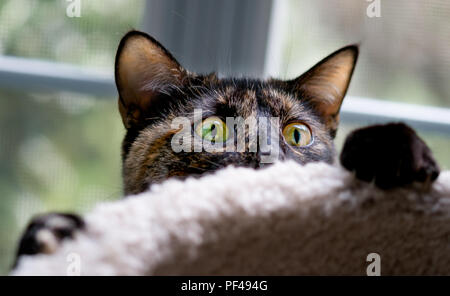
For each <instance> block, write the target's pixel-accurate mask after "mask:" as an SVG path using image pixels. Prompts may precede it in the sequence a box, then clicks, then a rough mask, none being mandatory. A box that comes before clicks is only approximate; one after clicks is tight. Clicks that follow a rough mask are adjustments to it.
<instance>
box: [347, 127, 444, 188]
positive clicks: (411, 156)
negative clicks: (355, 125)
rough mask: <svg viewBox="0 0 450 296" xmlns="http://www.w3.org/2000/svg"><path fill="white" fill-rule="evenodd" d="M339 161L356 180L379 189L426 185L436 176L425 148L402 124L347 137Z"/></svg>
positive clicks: (366, 130) (434, 163)
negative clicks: (413, 184) (372, 184)
mask: <svg viewBox="0 0 450 296" xmlns="http://www.w3.org/2000/svg"><path fill="white" fill-rule="evenodd" d="M340 160H341V164H342V166H343V167H345V168H346V169H348V170H349V171H353V172H355V174H356V177H357V178H358V179H360V180H364V181H368V182H370V181H374V182H375V185H376V186H378V187H380V188H382V189H391V188H395V187H400V186H404V185H407V184H411V183H413V182H422V183H424V184H426V185H429V184H431V182H432V181H434V180H436V179H437V177H438V176H439V166H438V164H437V163H436V161H435V160H434V157H433V155H432V153H431V151H430V149H429V148H428V146H427V145H426V144H425V142H424V141H422V139H421V138H419V136H418V135H417V134H416V133H415V132H414V130H413V129H411V128H410V127H409V126H407V125H405V124H403V123H389V124H386V125H374V126H369V127H366V128H361V129H357V130H355V131H353V132H352V133H350V134H349V135H348V136H347V139H346V141H345V144H344V147H343V149H342V153H341V157H340Z"/></svg>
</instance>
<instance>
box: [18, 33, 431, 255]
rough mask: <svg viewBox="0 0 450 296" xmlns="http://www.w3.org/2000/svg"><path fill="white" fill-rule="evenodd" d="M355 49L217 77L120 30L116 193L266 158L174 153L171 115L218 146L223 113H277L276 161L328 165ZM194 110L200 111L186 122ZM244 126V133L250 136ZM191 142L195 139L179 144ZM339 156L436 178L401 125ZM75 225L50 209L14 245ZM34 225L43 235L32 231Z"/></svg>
mask: <svg viewBox="0 0 450 296" xmlns="http://www.w3.org/2000/svg"><path fill="white" fill-rule="evenodd" d="M358 51H359V50H358V47H357V46H355V45H350V46H346V47H344V48H341V49H339V50H337V51H335V52H334V53H332V54H330V55H329V56H327V57H326V58H325V59H323V60H322V61H320V62H319V63H317V64H316V65H315V66H313V67H312V68H311V69H310V70H308V71H306V72H305V73H304V74H302V75H301V76H299V77H297V78H295V79H292V80H278V79H268V80H257V79H247V78H219V77H218V76H217V75H216V74H214V73H212V74H208V75H198V74H195V73H191V72H189V71H188V70H185V69H184V68H183V67H182V66H181V65H180V64H179V63H178V62H177V60H176V59H175V58H174V57H173V56H172V54H171V53H169V51H168V50H167V49H165V48H164V47H163V46H162V45H161V44H160V43H159V42H158V41H156V40H155V39H154V38H152V37H151V36H149V35H147V34H146V33H143V32H139V31H131V32H129V33H127V34H126V35H125V36H124V37H123V38H122V40H121V42H120V44H119V47H118V50H117V55H116V60H115V81H116V86H117V90H118V93H119V100H118V105H119V112H120V115H121V117H122V121H123V124H124V126H125V128H126V135H125V138H124V140H123V143H122V168H123V186H124V193H125V195H131V194H137V193H140V192H143V191H146V190H147V189H148V188H149V187H150V186H151V185H152V184H155V183H160V182H163V181H164V180H166V179H168V178H171V177H176V178H186V177H188V176H194V177H198V176H202V175H204V174H206V173H211V172H214V171H216V170H218V169H221V168H224V167H226V166H228V165H234V166H243V167H250V168H254V169H260V168H263V167H266V166H268V165H270V162H266V161H263V158H264V156H266V155H265V154H264V153H263V152H262V151H261V149H260V148H261V147H259V146H258V144H257V147H256V150H253V151H249V149H244V151H240V152H239V151H231V152H227V151H223V150H221V151H219V152H217V151H213V152H206V151H202V152H195V151H181V152H179V151H178V152H177V151H174V149H173V145H174V141H173V139H174V137H175V136H176V135H178V134H179V132H180V129H179V128H178V127H177V126H175V128H174V126H173V121H174V120H175V119H176V118H185V119H187V121H188V123H189V125H193V127H192V129H188V133H187V135H189V136H193V137H192V139H193V141H194V142H195V141H197V142H199V141H200V142H201V143H204V142H208V141H209V142H212V143H213V144H215V145H218V146H221V145H222V147H223V145H224V143H225V142H227V141H229V139H228V138H229V137H230V134H233V133H234V127H230V126H228V125H227V124H226V123H225V121H226V118H230V117H231V118H236V117H241V118H256V120H262V119H263V118H273V117H274V118H278V119H279V122H278V124H279V133H278V139H275V140H272V141H271V145H272V146H275V148H277V149H276V151H277V154H276V160H287V159H290V160H294V161H296V162H298V163H300V164H305V163H308V162H314V161H323V162H327V163H330V164H331V163H334V162H335V158H336V157H335V148H334V144H333V139H334V138H335V136H336V131H337V128H338V123H339V110H340V106H341V104H342V101H343V99H344V96H345V94H346V92H347V89H348V86H349V83H350V79H351V76H352V73H353V70H354V68H355V65H356V61H357V58H358ZM199 109H200V110H202V116H203V117H201V118H200V121H201V122H195V120H194V119H195V118H194V117H195V110H199ZM253 128H255V126H253ZM248 129H249V130H248V131H246V132H245V133H244V138H245V139H246V140H248V139H249V138H250V135H251V134H252V131H251V130H250V127H248ZM253 132H256V131H255V130H254V131H253ZM271 135H272V134H271V133H269V138H270V136H271ZM236 138H237V137H236ZM233 141H234V140H233ZM236 143H237V142H236ZM233 144H235V143H234V142H233ZM190 145H194V143H191V144H189V145H187V148H190ZM246 145H247V144H246ZM244 148H249V146H248V145H247V146H245V147H244ZM340 162H341V164H342V166H343V167H345V168H346V169H348V170H350V171H353V172H354V173H355V175H356V177H357V178H359V179H361V180H364V181H368V182H370V181H373V182H374V184H375V185H376V186H378V187H380V188H382V189H391V188H396V187H401V186H406V185H408V184H411V183H413V182H422V183H425V184H430V183H431V182H432V181H434V180H436V178H437V177H438V175H439V166H438V165H437V163H436V161H435V160H434V158H433V156H432V153H431V151H430V149H429V148H428V147H427V145H426V144H425V142H424V141H422V140H421V139H420V138H419V137H418V135H417V134H416V133H415V132H414V130H412V129H411V128H410V127H408V126H407V125H405V124H403V123H390V124H384V125H375V126H369V127H366V128H361V129H357V130H355V131H353V132H352V133H350V134H349V135H348V137H347V139H346V141H345V144H344V147H343V149H342V153H341V155H340ZM83 228H84V223H83V220H82V218H80V217H79V216H77V215H72V214H58V213H51V214H47V215H42V216H39V217H37V218H34V219H33V220H32V221H31V223H30V224H29V226H28V227H27V229H26V230H25V233H24V234H23V236H22V239H21V240H20V242H19V248H18V252H17V257H19V256H20V255H23V254H28V255H30V254H37V253H43V252H45V253H51V252H53V251H54V250H55V248H57V245H58V243H59V242H61V241H62V240H63V239H66V238H70V237H72V236H73V234H74V232H75V231H77V230H82V229H83ZM42 231H47V232H46V233H47V234H48V233H50V234H52V235H51V236H50V237H49V236H48V235H47V236H43V235H40V233H42ZM55 242H56V243H55Z"/></svg>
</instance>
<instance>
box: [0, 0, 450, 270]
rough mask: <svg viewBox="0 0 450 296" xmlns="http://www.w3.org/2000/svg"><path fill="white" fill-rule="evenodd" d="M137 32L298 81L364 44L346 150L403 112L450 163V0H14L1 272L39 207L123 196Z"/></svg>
mask: <svg viewBox="0 0 450 296" xmlns="http://www.w3.org/2000/svg"><path fill="white" fill-rule="evenodd" d="M77 5H78V6H77ZM77 9H78V10H77ZM132 28H137V29H141V30H144V31H147V32H148V33H150V34H152V35H153V36H154V37H155V38H156V39H158V40H160V41H161V42H162V44H164V46H166V47H167V48H168V49H169V50H170V51H171V52H172V53H173V54H174V55H175V57H176V58H177V59H178V60H179V61H180V62H181V63H182V64H183V65H185V67H186V68H188V69H189V70H192V71H198V72H211V71H217V72H218V73H219V74H220V75H222V76H227V75H237V76H240V75H248V76H254V77H268V76H274V77H280V78H293V77H296V76H298V75H300V74H301V73H302V72H304V71H305V70H307V69H308V68H309V67H311V66H312V65H314V64H315V63H316V62H317V61H319V60H320V59H322V58H323V57H325V56H326V55H328V54H329V53H331V52H333V51H334V50H336V49H338V48H340V47H342V46H345V45H347V44H351V43H359V44H360V46H361V47H360V59H359V61H358V65H357V68H356V71H355V73H354V76H353V81H352V84H351V86H350V90H349V93H348V96H347V98H346V100H345V103H344V105H343V107H342V117H341V118H342V124H341V129H340V130H339V132H338V139H337V141H338V148H340V145H341V143H342V140H343V139H344V137H345V135H346V133H348V132H349V131H350V130H351V129H353V128H355V127H358V126H363V125H367V124H371V123H374V122H385V121H393V120H394V121H395V120H397V121H398V120H402V121H406V122H407V123H409V124H411V125H412V126H414V127H415V128H416V129H417V130H418V132H419V134H420V135H421V136H422V137H423V138H425V139H426V141H427V142H428V144H429V145H430V146H431V148H432V149H433V151H434V153H435V155H436V157H437V159H438V161H439V163H440V165H441V167H442V168H443V169H449V168H450V154H449V152H448V150H449V149H450V109H449V108H450V2H449V1H446V0H429V1H420V0H414V1H411V0H397V1H386V0H372V1H366V0H352V1H349V0H339V1H338V0H335V1H329V0H226V1H225V0H223V1H219V0H150V1H144V0H131V1H130V0H128V1H125V0H123V1H119V0H95V1H92V0H91V1H90V0H78V1H77V0H67V1H66V0H46V1H44V0H39V1H37V0H2V1H0V274H5V273H7V271H8V268H9V266H10V264H11V262H12V259H13V256H14V251H15V248H16V244H17V240H18V237H19V235H20V231H21V230H22V229H23V227H24V226H25V224H26V223H27V221H28V220H29V219H30V218H31V216H32V215H34V214H36V213H41V212H45V211H75V212H80V213H82V212H84V211H86V210H89V209H90V208H91V207H92V206H93V205H94V204H95V203H97V202H99V201H106V200H114V199H117V198H120V196H121V192H122V191H121V177H120V174H121V172H120V142H121V139H122V136H123V135H124V129H123V127H122V123H121V119H120V116H119V114H118V112H117V110H116V109H117V108H116V104H117V102H116V100H117V95H116V92H115V86H114V80H113V65H114V56H115V51H116V47H117V45H118V42H119V40H120V38H121V37H122V35H123V34H124V33H126V32H127V31H128V30H130V29H132ZM387 144H388V143H387Z"/></svg>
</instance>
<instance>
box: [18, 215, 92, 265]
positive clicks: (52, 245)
mask: <svg viewBox="0 0 450 296" xmlns="http://www.w3.org/2000/svg"><path fill="white" fill-rule="evenodd" d="M83 228H84V221H83V219H82V218H81V217H79V216H77V215H74V214H60V213H50V214H44V215H41V216H37V217H35V218H34V219H32V220H31V222H30V223H29V224H28V226H27V228H26V229H25V231H24V234H23V235H22V237H21V239H20V242H19V248H18V250H17V258H19V257H20V256H21V255H35V254H51V253H53V252H55V251H56V250H57V249H58V247H59V246H60V244H61V242H62V241H63V240H65V239H67V238H73V236H74V234H75V232H76V231H78V230H81V229H83ZM17 258H16V263H17ZM16 263H15V264H14V265H16Z"/></svg>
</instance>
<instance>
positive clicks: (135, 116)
mask: <svg viewBox="0 0 450 296" xmlns="http://www.w3.org/2000/svg"><path fill="white" fill-rule="evenodd" d="M357 55H358V49H357V47H356V46H348V47H345V48H343V49H341V50H339V51H337V52H335V53H333V54H332V55H330V56H329V57H328V58H326V59H325V60H323V61H322V62H320V63H319V64H317V65H316V66H314V67H313V68H312V69H311V70H309V71H308V72H306V73H305V74H304V75H302V76H300V77H299V78H297V79H294V80H291V81H282V80H277V79H269V80H266V81H262V80H256V79H245V78H241V79H237V78H225V79H219V78H218V77H217V76H216V75H215V74H209V75H197V74H194V73H190V72H188V71H186V70H185V69H183V68H182V66H181V65H180V64H179V63H178V62H177V61H176V60H175V59H174V58H173V56H172V55H171V54H170V53H169V52H168V51H167V50H166V49H164V47H163V46H162V45H161V44H159V43H158V42H157V41H156V40H154V39H153V38H152V37H150V36H148V35H146V34H145V33H142V32H137V31H133V32H130V33H128V34H127V35H126V36H125V37H124V38H123V39H122V41H121V43H120V46H119V50H118V53H117V57H116V83H117V88H118V90H119V96H120V97H119V107H120V110H121V115H122V119H123V122H124V124H125V127H126V128H127V134H126V137H125V139H124V142H123V146H122V158H123V179H124V189H125V193H126V194H132V193H139V192H142V191H145V190H146V189H147V188H148V187H149V185H151V184H153V183H158V182H161V181H163V180H165V179H167V178H169V177H172V176H178V177H184V176H193V175H201V174H204V173H207V172H212V171H215V170H217V169H220V168H223V167H225V166H227V165H234V166H245V167H252V168H260V167H261V166H263V165H264V164H262V163H261V157H260V152H220V153H217V152H215V153H208V152H205V151H203V152H201V153H198V152H178V153H176V152H174V151H173V149H172V148H171V139H172V136H173V134H174V133H176V132H177V130H174V129H172V128H171V122H172V120H173V119H174V118H175V117H179V116H183V117H188V118H190V119H191V121H192V124H193V123H194V118H193V111H194V109H202V110H203V116H204V117H209V116H218V117H220V118H223V120H224V121H225V118H226V117H242V118H247V117H251V116H252V117H255V118H260V117H262V116H263V117H278V118H279V119H280V126H281V127H283V126H285V125H286V124H288V123H290V122H293V121H298V122H302V123H304V124H306V125H308V127H309V128H310V129H311V131H312V134H313V136H314V141H313V143H312V144H311V145H309V146H308V147H292V146H289V145H288V144H287V143H286V142H285V141H282V140H280V141H279V145H280V147H279V148H280V150H279V151H280V153H279V160H285V159H293V160H295V161H297V162H299V163H301V164H304V163H307V162H311V161H325V162H328V163H331V162H333V159H334V146H333V138H334V136H335V134H336V129H337V123H338V112H339V107H340V105H341V103H342V99H343V97H344V95H345V92H346V90H347V87H348V84H349V82H350V77H351V74H352V72H353V68H354V65H355V63H356V59H357ZM258 151H259V150H258Z"/></svg>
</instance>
